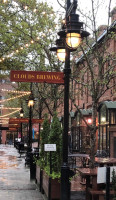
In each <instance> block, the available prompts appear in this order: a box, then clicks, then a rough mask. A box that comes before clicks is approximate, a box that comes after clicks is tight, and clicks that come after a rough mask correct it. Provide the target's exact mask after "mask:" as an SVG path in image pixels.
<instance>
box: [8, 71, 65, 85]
mask: <svg viewBox="0 0 116 200" xmlns="http://www.w3.org/2000/svg"><path fill="white" fill-rule="evenodd" d="M10 80H11V81H12V82H38V83H56V84H64V73H63V72H45V71H14V70H13V71H11V74H10Z"/></svg>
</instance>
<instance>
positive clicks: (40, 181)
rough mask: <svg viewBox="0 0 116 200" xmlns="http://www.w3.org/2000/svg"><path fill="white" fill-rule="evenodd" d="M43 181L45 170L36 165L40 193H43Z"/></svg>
mask: <svg viewBox="0 0 116 200" xmlns="http://www.w3.org/2000/svg"><path fill="white" fill-rule="evenodd" d="M42 181H43V170H42V169H41V168H40V166H38V165H36V184H37V185H38V186H39V190H40V192H42V193H43V190H42V185H43V184H42Z"/></svg>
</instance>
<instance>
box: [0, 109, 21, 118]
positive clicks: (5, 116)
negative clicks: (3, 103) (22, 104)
mask: <svg viewBox="0 0 116 200" xmlns="http://www.w3.org/2000/svg"><path fill="white" fill-rule="evenodd" d="M20 110H21V108H20V109H18V110H15V111H13V112H11V113H8V114H6V115H2V116H0V118H4V117H7V116H9V115H13V114H14V113H16V112H19V111H20Z"/></svg>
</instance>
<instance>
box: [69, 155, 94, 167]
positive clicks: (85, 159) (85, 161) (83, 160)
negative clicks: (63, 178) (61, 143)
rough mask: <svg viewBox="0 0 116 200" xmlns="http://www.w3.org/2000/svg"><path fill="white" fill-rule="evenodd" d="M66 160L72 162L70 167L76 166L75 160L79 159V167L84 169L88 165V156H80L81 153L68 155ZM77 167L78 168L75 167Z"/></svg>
mask: <svg viewBox="0 0 116 200" xmlns="http://www.w3.org/2000/svg"><path fill="white" fill-rule="evenodd" d="M68 158H69V159H71V160H72V163H73V164H72V165H75V166H76V163H77V162H76V158H80V159H81V167H86V165H87V164H88V161H89V159H90V157H89V155H88V154H81V153H74V154H69V155H68ZM77 167H78V166H77Z"/></svg>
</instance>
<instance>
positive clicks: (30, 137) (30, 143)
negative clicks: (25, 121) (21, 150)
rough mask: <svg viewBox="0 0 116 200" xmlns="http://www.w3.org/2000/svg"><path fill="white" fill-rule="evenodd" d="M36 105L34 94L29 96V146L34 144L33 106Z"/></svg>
mask: <svg viewBox="0 0 116 200" xmlns="http://www.w3.org/2000/svg"><path fill="white" fill-rule="evenodd" d="M33 105H34V98H33V94H32V93H31V95H30V96H29V100H28V106H29V138H28V147H31V146H32V108H33Z"/></svg>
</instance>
